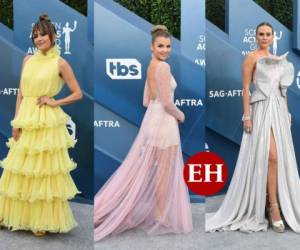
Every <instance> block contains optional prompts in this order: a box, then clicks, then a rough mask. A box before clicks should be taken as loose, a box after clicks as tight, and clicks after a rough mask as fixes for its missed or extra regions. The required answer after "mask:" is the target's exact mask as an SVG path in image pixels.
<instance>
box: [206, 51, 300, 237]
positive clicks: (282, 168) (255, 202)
mask: <svg viewBox="0 0 300 250" xmlns="http://www.w3.org/2000/svg"><path fill="white" fill-rule="evenodd" d="M286 56H287V53H286V54H284V55H282V56H280V57H273V56H272V57H270V56H268V57H262V58H260V59H258V61H257V63H256V69H255V72H254V75H253V82H254V85H255V91H254V92H253V93H252V94H251V101H250V103H251V120H252V127H253V129H252V132H251V133H250V134H249V133H246V132H244V133H243V137H242V142H241V146H240V152H239V156H238V160H237V163H236V166H235V171H234V174H233V177H232V180H231V183H230V186H229V189H228V191H227V193H226V196H225V198H224V201H223V203H222V205H221V207H220V208H219V210H218V211H217V212H215V213H207V214H206V223H205V230H206V232H214V231H232V230H241V231H245V232H255V231H266V230H267V227H268V221H267V220H266V218H265V207H266V193H267V174H268V158H269V149H270V134H271V130H272V131H273V134H274V139H275V143H276V148H277V171H278V175H277V176H278V177H277V178H278V181H277V185H278V186H277V187H278V199H279V200H278V202H279V205H280V207H281V210H282V214H283V217H284V219H285V221H286V222H287V224H288V225H289V226H290V228H291V229H292V230H293V231H295V232H297V233H300V179H299V174H298V169H297V162H296V158H295V152H294V146H293V141H292V135H291V129H290V121H289V113H288V109H287V104H286V92H287V87H288V86H290V85H291V84H292V82H293V79H294V67H293V65H292V64H291V63H290V62H288V61H287V58H286Z"/></svg>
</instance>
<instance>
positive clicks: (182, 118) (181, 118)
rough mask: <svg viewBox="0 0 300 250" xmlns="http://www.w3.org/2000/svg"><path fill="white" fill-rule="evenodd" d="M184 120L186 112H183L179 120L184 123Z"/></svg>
mask: <svg viewBox="0 0 300 250" xmlns="http://www.w3.org/2000/svg"><path fill="white" fill-rule="evenodd" d="M184 120H185V115H184V113H182V116H181V117H180V119H178V122H179V123H184Z"/></svg>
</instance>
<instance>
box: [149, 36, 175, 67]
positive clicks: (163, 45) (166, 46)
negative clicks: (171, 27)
mask: <svg viewBox="0 0 300 250" xmlns="http://www.w3.org/2000/svg"><path fill="white" fill-rule="evenodd" d="M151 50H152V53H153V56H154V57H155V58H156V59H158V60H160V61H165V60H167V58H168V57H169V55H170V52H171V39H170V37H164V36H158V37H156V38H155V40H154V42H153V43H152V45H151Z"/></svg>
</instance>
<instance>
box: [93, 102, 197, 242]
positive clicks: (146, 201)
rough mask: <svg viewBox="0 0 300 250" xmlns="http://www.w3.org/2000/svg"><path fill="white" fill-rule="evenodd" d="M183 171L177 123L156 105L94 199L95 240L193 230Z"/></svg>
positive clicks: (152, 105) (153, 104) (152, 104)
mask: <svg viewBox="0 0 300 250" xmlns="http://www.w3.org/2000/svg"><path fill="white" fill-rule="evenodd" d="M183 166H184V163H183V159H182V152H181V147H180V137H179V130H178V123H177V121H176V120H175V118H174V117H173V116H171V115H169V114H168V113H166V112H165V110H164V109H163V107H162V105H161V104H160V103H159V102H153V101H152V102H150V104H149V107H148V109H147V111H146V114H145V117H144V119H143V122H142V126H141V128H140V131H139V133H138V135H137V137H136V139H135V141H134V143H133V145H132V147H131V149H130V151H129V153H128V155H127V156H126V158H125V160H124V161H123V163H122V164H121V166H120V167H119V168H118V169H117V171H116V172H115V173H114V174H113V175H112V176H111V177H110V179H109V180H108V181H107V182H106V184H105V185H104V186H103V187H102V188H101V189H100V190H99V192H98V193H97V195H96V196H95V205H94V226H95V235H94V237H95V241H98V240H101V239H103V238H104V237H105V236H107V235H110V234H111V235H115V234H118V233H121V232H123V231H126V230H129V229H132V228H141V229H143V230H144V231H146V232H147V233H148V234H150V235H158V234H166V233H188V232H190V231H192V228H193V226H192V215H191V207H190V202H189V194H188V190H187V187H186V185H185V183H184V180H183Z"/></svg>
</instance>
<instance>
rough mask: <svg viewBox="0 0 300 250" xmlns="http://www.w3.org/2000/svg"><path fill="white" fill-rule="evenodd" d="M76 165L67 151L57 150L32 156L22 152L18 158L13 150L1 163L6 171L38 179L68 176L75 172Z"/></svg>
mask: <svg viewBox="0 0 300 250" xmlns="http://www.w3.org/2000/svg"><path fill="white" fill-rule="evenodd" d="M76 165H77V164H76V163H75V162H74V161H73V160H72V159H70V157H69V154H68V151H67V150H65V149H61V150H57V151H56V152H55V153H51V154H50V153H49V152H48V151H43V152H40V153H39V154H32V155H28V154H26V153H24V152H22V151H21V152H18V155H17V156H16V154H15V152H14V151H13V150H10V151H9V153H8V155H7V157H6V158H5V159H4V160H3V161H2V162H0V166H1V167H2V168H3V169H4V170H5V171H8V172H11V173H15V174H21V175H26V176H36V177H43V176H49V175H51V176H54V175H57V174H66V173H68V172H70V171H72V170H74V169H75V168H76Z"/></svg>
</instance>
